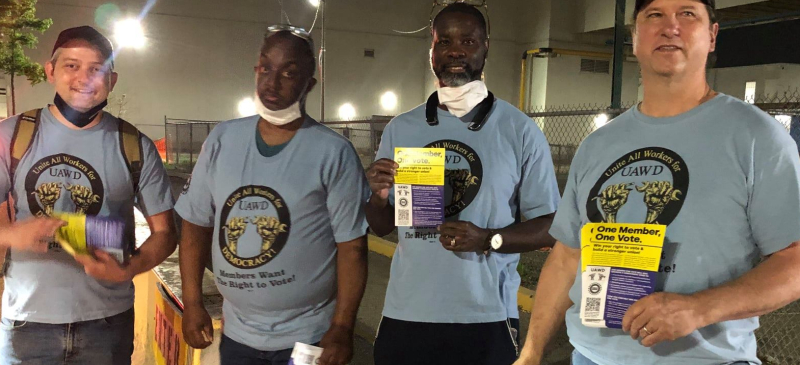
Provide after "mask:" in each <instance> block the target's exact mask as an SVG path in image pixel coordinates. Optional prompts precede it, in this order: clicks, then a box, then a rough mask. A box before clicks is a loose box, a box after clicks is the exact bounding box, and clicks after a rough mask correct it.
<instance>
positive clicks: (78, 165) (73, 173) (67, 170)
mask: <svg viewBox="0 0 800 365" xmlns="http://www.w3.org/2000/svg"><path fill="white" fill-rule="evenodd" d="M25 192H26V195H27V200H28V207H29V209H30V211H31V214H33V215H34V216H37V217H42V216H49V215H50V214H52V213H53V211H54V210H56V204H57V202H58V201H59V199H62V198H64V196H65V195H67V194H69V201H70V202H71V203H72V204H71V205H72V206H73V208H72V211H73V212H75V213H79V214H89V215H96V214H98V213H100V208H101V207H102V206H103V197H104V196H103V181H102V180H101V179H100V174H98V173H97V171H96V170H95V169H94V167H92V166H91V165H89V164H88V163H87V162H86V161H84V160H82V159H80V158H77V157H75V156H71V155H68V154H64V153H62V154H57V155H52V156H48V157H45V158H43V159H41V160H39V161H37V162H36V163H34V164H33V166H32V167H31V169H30V170H29V171H28V174H27V175H26V176H25ZM68 204H69V203H68ZM58 210H61V211H69V208H65V207H64V205H63V204H60V205H59V208H58Z"/></svg>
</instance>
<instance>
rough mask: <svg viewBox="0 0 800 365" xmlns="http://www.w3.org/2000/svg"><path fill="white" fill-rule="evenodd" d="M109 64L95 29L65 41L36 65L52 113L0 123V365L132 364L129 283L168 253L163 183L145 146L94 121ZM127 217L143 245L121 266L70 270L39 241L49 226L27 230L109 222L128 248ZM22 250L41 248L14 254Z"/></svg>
mask: <svg viewBox="0 0 800 365" xmlns="http://www.w3.org/2000/svg"><path fill="white" fill-rule="evenodd" d="M113 57H114V52H113V50H112V45H111V42H110V41H109V40H108V39H107V38H106V37H104V36H103V35H102V34H100V32H98V31H97V30H95V29H94V28H91V27H89V26H82V27H77V28H70V29H67V30H64V31H63V32H61V33H60V34H59V36H58V39H57V40H56V43H55V46H54V47H53V53H52V56H51V59H50V61H48V62H47V63H45V73H46V74H47V81H48V82H49V83H51V84H52V85H53V86H54V87H55V91H56V96H55V101H54V105H49V106H47V107H45V108H43V109H39V110H34V111H31V112H26V113H24V114H22V115H21V116H17V117H12V118H9V119H6V120H5V121H3V122H2V123H0V146H2V148H0V196H2V197H3V199H5V197H6V196H7V193H8V192H9V191H10V192H11V195H12V196H13V197H14V207H13V208H14V209H15V211H16V215H17V219H19V221H18V222H17V223H16V224H15V225H14V226H12V228H10V229H9V228H3V229H2V231H0V232H2V234H0V242H2V243H3V244H4V245H6V246H9V245H10V246H11V247H12V249H11V251H10V255H9V256H7V257H6V262H7V264H8V272H7V273H6V277H5V290H4V291H3V311H2V312H3V319H2V326H0V364H3V365H6V364H9V365H10V364H64V363H67V362H69V363H75V364H100V365H112V364H113V365H123V364H130V363H131V354H132V352H133V321H134V315H133V300H134V298H133V296H134V290H133V282H132V279H133V277H134V276H135V275H137V274H139V273H142V272H145V271H148V270H150V269H152V268H153V267H155V266H156V265H158V264H160V263H161V262H162V261H164V259H166V258H167V257H168V256H169V255H170V254H171V253H172V252H173V251H174V250H175V244H176V240H175V234H174V227H173V223H172V222H173V221H172V194H171V192H170V184H169V180H168V178H167V174H166V171H165V170H164V166H163V165H162V163H161V158H160V157H159V155H158V151H157V150H156V147H155V145H154V144H153V141H151V140H150V139H149V138H147V136H145V135H141V134H140V133H138V131H136V129H135V128H133V126H131V125H130V124H128V123H127V122H125V121H123V120H121V119H119V118H116V117H114V116H113V115H111V114H108V113H105V112H103V111H102V109H103V107H104V106H105V105H106V99H107V98H108V94H109V92H111V90H112V89H113V88H114V85H115V84H116V82H117V73H116V72H114V69H113V68H114V60H113ZM128 128H131V129H132V132H129V131H128V130H129V129H128ZM129 142H131V144H128V143H129ZM127 151H135V152H133V153H129V152H127ZM134 162H135V163H134ZM134 206H136V207H138V208H139V209H140V210H141V211H142V213H143V214H144V215H145V217H147V223H148V224H149V226H150V230H151V235H150V237H149V238H148V239H147V240H146V241H145V242H144V244H143V245H142V246H141V247H140V248H139V249H138V254H137V255H135V256H133V257H131V258H130V260H129V261H128V262H127V263H126V264H120V263H118V262H117V261H116V259H115V258H113V257H112V256H111V255H109V254H107V253H105V252H103V251H101V250H97V251H96V252H95V253H94V258H93V257H92V256H89V255H81V256H76V257H75V259H73V257H72V256H71V255H70V254H69V253H67V252H66V251H64V250H63V249H61V247H60V246H58V245H51V246H50V247H49V248H48V247H47V245H46V243H42V241H44V242H47V240H46V238H45V237H44V236H43V234H42V233H43V232H44V231H48V233H49V235H50V238H52V233H53V232H52V228H53V226H52V224H51V223H50V222H51V221H49V220H46V219H44V218H39V219H37V220H30V219H31V217H34V216H38V217H46V216H48V215H50V214H51V213H52V212H79V213H85V214H89V215H99V216H110V217H117V218H120V219H123V220H124V221H125V222H126V232H125V239H126V241H127V242H129V244H130V246H131V247H132V246H133V240H134V235H133V228H134V218H133V208H134ZM40 223H44V224H40ZM14 227H16V229H15V228H14ZM23 227H24V228H23ZM14 231H17V232H16V234H11V235H9V234H8V233H13V232H14ZM26 231H27V232H26ZM88 231H89V230H87V232H88ZM26 233H27V234H29V235H30V237H26ZM3 235H5V236H9V237H2V236H3ZM32 239H33V240H39V241H40V244H38V245H35V246H29V247H28V248H27V249H19V248H20V247H18V246H19V245H21V244H23V243H24V242H29V241H30V240H32ZM76 260H77V262H76ZM81 265H83V266H81Z"/></svg>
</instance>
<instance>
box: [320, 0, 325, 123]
mask: <svg viewBox="0 0 800 365" xmlns="http://www.w3.org/2000/svg"><path fill="white" fill-rule="evenodd" d="M319 6H320V9H319V11H320V12H321V14H320V16H321V19H320V30H321V32H322V37H321V38H322V39H321V42H320V49H319V55H320V56H319V57H320V61H319V63H320V65H319V68H320V70H319V74H320V79H321V80H320V101H319V120H320V121H322V122H324V121H325V0H321V1H320V2H319Z"/></svg>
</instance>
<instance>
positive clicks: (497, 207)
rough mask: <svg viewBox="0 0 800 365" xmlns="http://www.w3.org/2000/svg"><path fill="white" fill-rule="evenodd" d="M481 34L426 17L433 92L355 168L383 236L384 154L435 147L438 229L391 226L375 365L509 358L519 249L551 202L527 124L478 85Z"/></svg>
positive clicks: (453, 14) (535, 238)
mask: <svg viewBox="0 0 800 365" xmlns="http://www.w3.org/2000/svg"><path fill="white" fill-rule="evenodd" d="M487 28H488V27H487V22H486V19H485V18H484V16H483V14H482V13H481V12H480V11H479V10H478V9H477V8H476V7H474V6H471V5H469V4H466V3H460V2H459V3H454V4H451V5H449V6H447V7H445V8H444V9H443V10H442V11H441V12H439V14H437V15H436V17H435V18H434V20H433V21H432V35H433V42H432V44H431V60H430V62H431V68H432V71H433V72H434V74H435V75H436V77H437V80H438V85H437V91H436V92H435V93H434V94H433V95H431V97H430V98H429V100H428V102H427V103H426V104H425V105H422V106H419V107H417V108H415V109H413V110H411V111H409V112H407V113H403V114H401V115H399V116H398V117H397V118H395V119H393V120H392V121H391V123H389V124H388V125H387V127H386V129H385V131H384V133H383V136H382V139H381V145H380V149H379V151H378V154H377V158H378V160H377V161H376V162H375V163H373V164H372V166H371V167H370V169H369V171H368V172H367V176H368V179H369V182H370V187H371V189H372V195H371V197H370V200H369V202H368V203H367V219H368V220H369V223H370V227H371V228H372V229H373V231H374V232H375V233H376V234H378V235H385V234H387V233H389V232H391V231H392V230H393V229H394V222H395V217H394V206H393V201H392V198H393V195H394V194H393V191H392V187H393V184H394V175H395V169H396V168H397V164H396V163H395V162H394V161H392V159H393V158H394V149H395V147H433V148H444V149H445V150H446V154H447V155H446V166H445V188H444V189H445V197H444V204H445V208H444V210H445V212H444V213H445V217H446V223H444V224H442V225H441V226H440V227H438V229H437V227H400V228H399V232H398V233H399V243H398V248H397V251H396V252H395V255H394V258H393V261H392V270H391V277H390V280H389V286H388V289H387V292H386V301H385V304H384V308H383V315H384V318H383V320H382V322H381V324H380V328H379V329H378V336H377V338H376V341H375V363H376V364H377V365H394V364H399V365H400V364H402V365H406V364H407V365H412V364H486V365H489V364H491V365H508V364H511V363H513V362H514V360H515V359H516V356H517V349H518V343H517V331H518V318H519V312H518V309H517V290H518V288H519V283H520V277H519V274H518V273H517V271H516V267H517V263H518V262H519V253H520V252H525V251H532V250H535V249H538V248H541V247H548V246H551V245H552V244H553V243H554V241H553V240H552V238H551V237H550V236H549V235H548V234H547V230H548V229H549V227H550V222H551V221H552V213H553V212H555V209H556V205H557V204H558V200H559V195H558V187H557V184H556V179H555V173H554V171H553V161H552V159H551V157H550V147H549V145H548V143H547V140H546V138H545V136H544V134H543V133H542V131H541V130H539V128H537V126H536V124H535V123H533V121H531V119H530V118H528V117H527V116H526V115H525V114H523V113H521V112H520V111H519V110H518V109H516V108H515V107H514V106H512V105H510V104H509V103H507V102H505V101H503V100H499V99H495V98H494V96H493V95H492V94H491V93H490V92H489V91H488V89H487V88H486V85H485V84H484V83H483V80H482V76H483V69H484V66H485V64H486V56H487V53H488V51H489V41H488V29H487ZM523 219H527V220H526V221H524V222H523V221H522V220H523Z"/></svg>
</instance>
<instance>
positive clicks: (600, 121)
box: [594, 114, 608, 129]
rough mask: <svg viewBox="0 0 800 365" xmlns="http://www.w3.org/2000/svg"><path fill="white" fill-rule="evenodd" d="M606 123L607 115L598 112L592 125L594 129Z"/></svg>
mask: <svg viewBox="0 0 800 365" xmlns="http://www.w3.org/2000/svg"><path fill="white" fill-rule="evenodd" d="M606 123H608V115H605V114H600V115H598V116H596V117H594V127H595V129H597V128H600V127H602V126H604V125H606Z"/></svg>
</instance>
